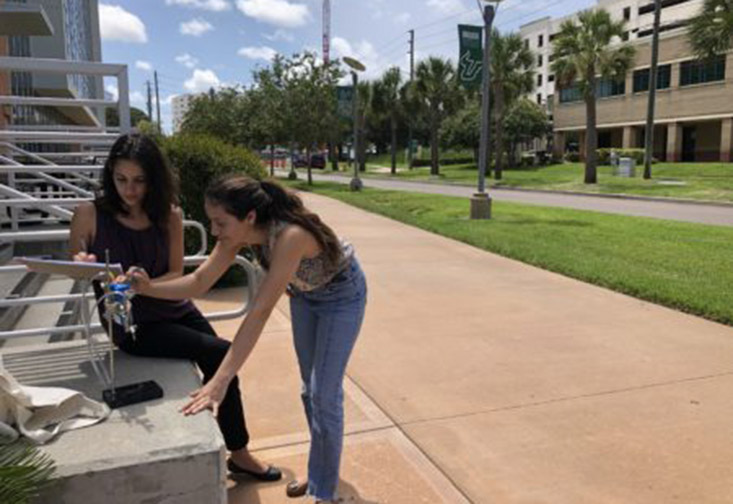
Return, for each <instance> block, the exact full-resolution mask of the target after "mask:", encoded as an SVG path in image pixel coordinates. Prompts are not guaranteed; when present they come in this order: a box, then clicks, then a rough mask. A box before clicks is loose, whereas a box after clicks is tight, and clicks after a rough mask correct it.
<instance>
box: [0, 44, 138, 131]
mask: <svg viewBox="0 0 733 504" xmlns="http://www.w3.org/2000/svg"><path fill="white" fill-rule="evenodd" d="M3 70H11V71H12V70H17V71H24V72H34V73H60V74H65V75H94V76H97V77H116V78H117V89H118V90H119V93H118V99H117V101H110V102H108V101H106V100H87V99H79V98H39V97H33V96H3V97H0V103H10V104H13V105H51V106H57V107H58V106H65V107H78V106H104V107H115V108H117V112H118V114H119V118H120V131H121V132H123V133H127V132H128V131H130V95H129V89H130V85H129V79H128V76H127V65H115V64H110V63H97V62H88V61H69V60H58V59H43V58H16V57H8V56H2V57H0V71H3ZM39 100H40V102H39ZM90 102H92V103H90Z"/></svg>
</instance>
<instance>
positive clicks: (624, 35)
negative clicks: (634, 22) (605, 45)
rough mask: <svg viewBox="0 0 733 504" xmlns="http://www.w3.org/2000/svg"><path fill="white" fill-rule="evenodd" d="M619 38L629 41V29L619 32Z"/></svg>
mask: <svg viewBox="0 0 733 504" xmlns="http://www.w3.org/2000/svg"><path fill="white" fill-rule="evenodd" d="M621 40H623V41H624V42H628V41H629V30H626V31H625V32H623V33H622V34H621Z"/></svg>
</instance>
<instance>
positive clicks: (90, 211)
mask: <svg viewBox="0 0 733 504" xmlns="http://www.w3.org/2000/svg"><path fill="white" fill-rule="evenodd" d="M96 215H97V207H96V206H95V205H94V202H93V201H85V202H84V203H79V205H77V206H76V208H75V209H74V216H75V217H77V218H81V219H84V220H86V219H93V218H94V217H96Z"/></svg>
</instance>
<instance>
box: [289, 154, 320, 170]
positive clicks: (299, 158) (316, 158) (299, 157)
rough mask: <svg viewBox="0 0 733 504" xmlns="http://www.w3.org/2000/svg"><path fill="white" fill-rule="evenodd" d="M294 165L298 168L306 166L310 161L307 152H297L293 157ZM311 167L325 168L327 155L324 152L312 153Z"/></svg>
mask: <svg viewBox="0 0 733 504" xmlns="http://www.w3.org/2000/svg"><path fill="white" fill-rule="evenodd" d="M293 166H295V167H296V168H306V167H307V166H308V163H307V161H306V156H305V154H295V156H294V157H293ZM310 166H311V168H318V169H321V170H322V169H324V168H325V167H326V156H324V155H323V154H311V159H310Z"/></svg>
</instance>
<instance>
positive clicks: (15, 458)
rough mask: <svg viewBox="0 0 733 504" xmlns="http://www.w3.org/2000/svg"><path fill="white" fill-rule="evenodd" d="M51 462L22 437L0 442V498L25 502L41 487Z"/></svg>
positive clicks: (12, 503)
mask: <svg viewBox="0 0 733 504" xmlns="http://www.w3.org/2000/svg"><path fill="white" fill-rule="evenodd" d="M54 471H55V467H54V462H53V460H51V459H50V458H49V456H48V455H46V454H45V453H42V452H41V451H40V449H38V448H37V447H35V446H33V445H31V444H30V443H29V442H27V441H25V440H17V441H14V442H12V443H10V444H6V445H0V502H2V503H3V504H25V503H27V502H30V500H31V498H33V497H35V496H36V495H38V494H39V492H40V491H41V490H42V489H43V488H45V487H46V486H47V485H48V484H49V482H50V480H51V477H52V476H53V473H54Z"/></svg>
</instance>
